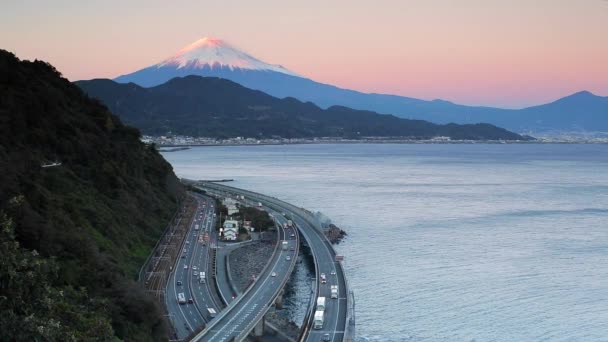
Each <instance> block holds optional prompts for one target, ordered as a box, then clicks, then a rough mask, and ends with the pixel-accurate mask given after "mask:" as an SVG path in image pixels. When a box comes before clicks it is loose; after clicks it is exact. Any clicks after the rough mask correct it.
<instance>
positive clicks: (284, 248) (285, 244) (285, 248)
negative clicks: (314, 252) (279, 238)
mask: <svg viewBox="0 0 608 342" xmlns="http://www.w3.org/2000/svg"><path fill="white" fill-rule="evenodd" d="M282 246H283V250H284V251H286V250H287V248H289V242H287V241H285V240H283V243H282Z"/></svg>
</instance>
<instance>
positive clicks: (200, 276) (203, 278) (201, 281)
mask: <svg viewBox="0 0 608 342" xmlns="http://www.w3.org/2000/svg"><path fill="white" fill-rule="evenodd" d="M199 282H200V283H201V284H204V283H205V272H204V271H203V272H201V274H200V275H199Z"/></svg>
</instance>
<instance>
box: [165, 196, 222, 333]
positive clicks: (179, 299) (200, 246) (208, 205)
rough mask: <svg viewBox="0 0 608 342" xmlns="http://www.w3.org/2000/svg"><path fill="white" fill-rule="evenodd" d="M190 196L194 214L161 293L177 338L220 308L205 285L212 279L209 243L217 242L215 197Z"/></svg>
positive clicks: (203, 322)
mask: <svg viewBox="0 0 608 342" xmlns="http://www.w3.org/2000/svg"><path fill="white" fill-rule="evenodd" d="M194 196H195V198H196V201H197V209H196V213H195V217H194V219H193V220H192V223H191V225H190V229H189V230H188V233H187V236H186V238H185V239H184V243H183V244H182V246H181V251H180V257H179V258H178V259H177V262H176V264H175V266H174V268H173V270H172V273H171V275H170V277H169V282H168V283H167V289H166V296H165V301H166V305H167V309H168V311H169V316H170V319H171V322H172V323H173V326H174V328H175V331H176V334H177V337H178V338H179V339H184V338H186V337H187V336H189V335H190V334H192V332H193V331H194V330H197V329H199V328H202V327H204V326H205V325H206V324H208V322H209V321H210V320H211V319H212V318H213V317H214V316H215V315H216V314H217V313H218V312H219V311H220V309H221V306H220V305H219V303H217V300H216V299H215V298H216V297H215V296H214V295H213V294H212V290H211V289H210V288H209V286H208V285H209V283H208V282H209V281H212V280H209V279H210V278H211V276H210V270H211V267H210V262H209V261H210V253H211V247H212V246H214V245H215V244H216V243H217V237H216V234H215V229H214V225H215V217H214V215H213V214H214V211H215V208H214V206H215V201H214V200H213V199H211V198H209V197H206V196H201V195H198V194H195V195H194Z"/></svg>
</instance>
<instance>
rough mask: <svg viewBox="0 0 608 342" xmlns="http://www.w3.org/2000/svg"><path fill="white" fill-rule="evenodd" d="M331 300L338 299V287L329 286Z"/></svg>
mask: <svg viewBox="0 0 608 342" xmlns="http://www.w3.org/2000/svg"><path fill="white" fill-rule="evenodd" d="M331 298H338V285H332V286H331Z"/></svg>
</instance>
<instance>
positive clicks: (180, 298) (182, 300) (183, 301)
mask: <svg viewBox="0 0 608 342" xmlns="http://www.w3.org/2000/svg"><path fill="white" fill-rule="evenodd" d="M177 303H178V304H186V295H184V293H183V292H180V293H178V294H177Z"/></svg>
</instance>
